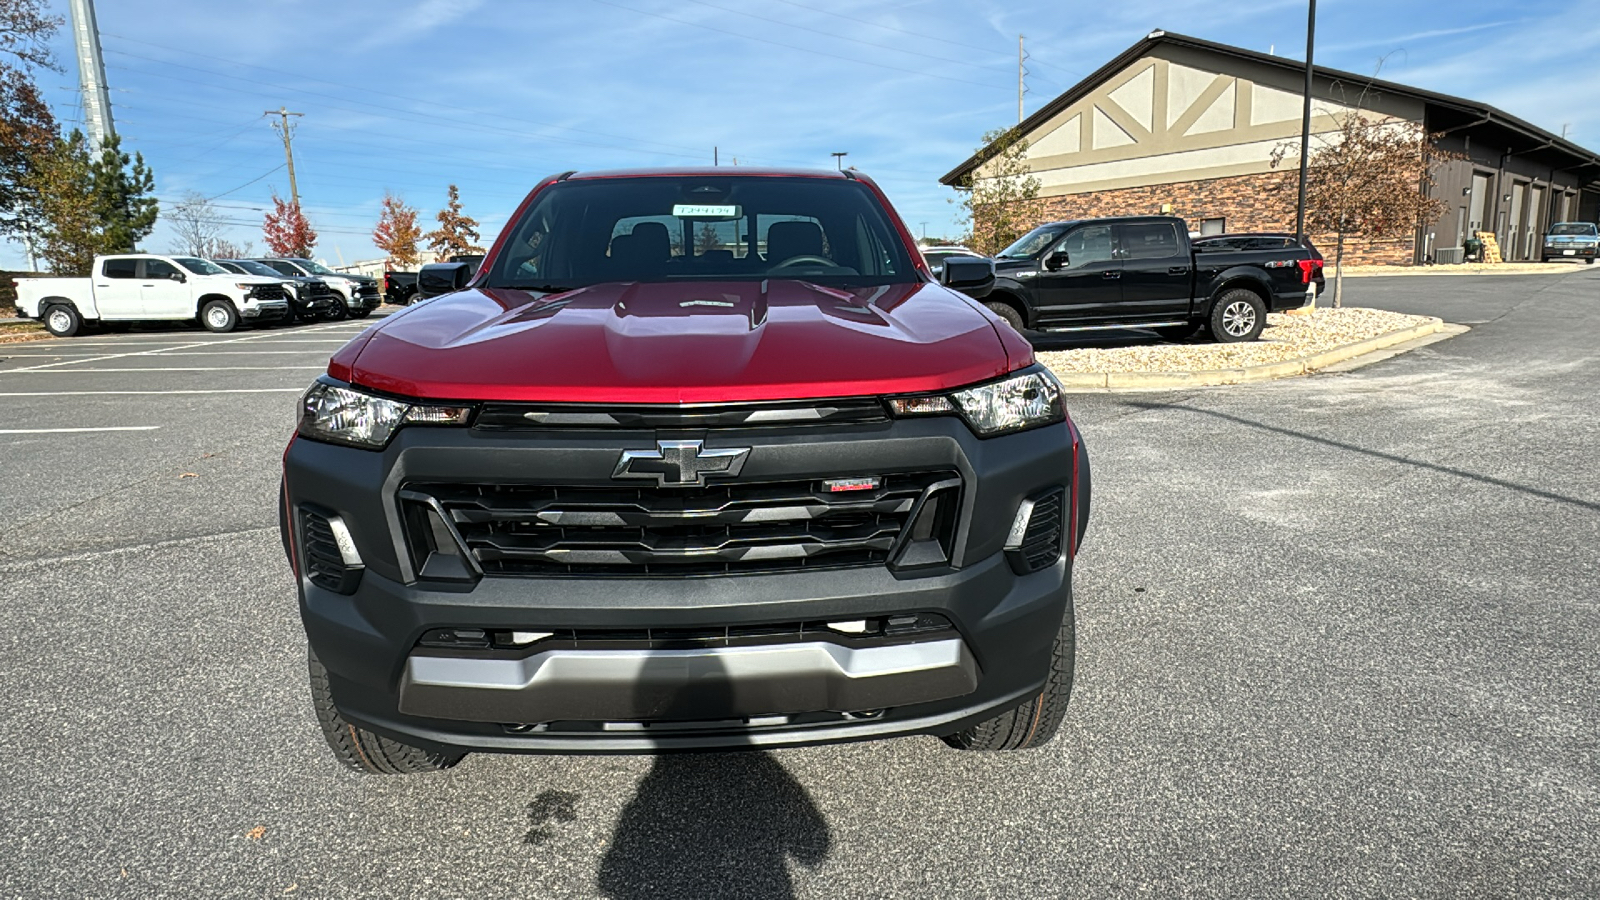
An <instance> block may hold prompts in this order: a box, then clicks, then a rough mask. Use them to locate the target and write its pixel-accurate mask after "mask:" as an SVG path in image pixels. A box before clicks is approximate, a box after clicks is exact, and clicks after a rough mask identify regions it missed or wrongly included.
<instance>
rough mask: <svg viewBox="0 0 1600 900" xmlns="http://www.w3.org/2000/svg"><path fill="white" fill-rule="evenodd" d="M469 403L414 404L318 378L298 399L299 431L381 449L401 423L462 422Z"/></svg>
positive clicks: (303, 433)
mask: <svg viewBox="0 0 1600 900" xmlns="http://www.w3.org/2000/svg"><path fill="white" fill-rule="evenodd" d="M471 415H472V407H470V406H413V405H411V404H409V403H402V402H400V401H398V400H390V399H388V398H386V397H376V396H373V395H372V394H365V393H362V392H361V391H356V390H351V389H350V388H346V387H340V386H339V385H336V384H328V383H327V382H322V381H319V382H317V383H316V384H314V385H312V386H311V389H310V390H308V391H306V393H305V396H304V397H302V398H301V399H300V426H299V431H300V434H302V435H304V436H305V437H308V438H311V439H313V440H318V441H328V442H329V443H334V444H348V445H350V446H352V447H363V448H366V449H368V450H382V449H383V448H384V447H385V446H386V445H388V443H389V439H390V438H392V437H394V433H395V431H397V430H398V429H399V428H400V427H401V426H402V425H465V424H467V419H468V418H469V417H471Z"/></svg>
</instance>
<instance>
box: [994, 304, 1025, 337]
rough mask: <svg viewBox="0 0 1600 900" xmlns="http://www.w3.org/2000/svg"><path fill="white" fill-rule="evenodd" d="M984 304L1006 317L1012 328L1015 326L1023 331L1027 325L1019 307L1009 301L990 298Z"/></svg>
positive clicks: (995, 312) (996, 313)
mask: <svg viewBox="0 0 1600 900" xmlns="http://www.w3.org/2000/svg"><path fill="white" fill-rule="evenodd" d="M984 306H987V307H989V311H990V312H992V313H994V314H995V315H997V316H999V317H1000V318H1002V319H1005V320H1006V324H1007V325H1010V326H1011V327H1012V328H1015V329H1016V330H1018V331H1021V330H1022V329H1024V328H1026V327H1027V325H1026V323H1024V322H1023V321H1022V313H1020V312H1018V311H1017V308H1016V307H1015V306H1012V305H1011V304H1009V303H1006V302H1004V301H1001V300H990V301H989V302H988V303H985V304H984Z"/></svg>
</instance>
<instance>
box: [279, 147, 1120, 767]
mask: <svg viewBox="0 0 1600 900" xmlns="http://www.w3.org/2000/svg"><path fill="white" fill-rule="evenodd" d="M423 276H424V278H433V279H435V280H436V281H437V283H439V284H441V285H443V286H444V288H445V289H447V290H450V291H453V293H448V294H447V295H444V296H440V297H437V298H435V299H433V300H431V301H430V302H428V303H424V304H419V305H416V306H412V307H408V308H407V309H405V310H402V311H401V312H399V313H396V314H395V315H392V316H389V317H388V318H386V319H384V320H383V321H381V322H379V323H378V324H377V325H375V326H373V327H372V328H369V329H368V330H367V331H365V332H363V333H362V334H361V335H360V336H358V337H357V338H356V339H355V340H353V341H351V342H350V343H349V344H348V345H346V346H345V347H344V348H343V349H342V350H340V351H339V352H338V353H337V354H335V355H334V357H333V359H332V360H331V362H330V364H329V367H328V372H327V374H326V375H325V376H323V377H321V378H319V379H318V380H317V382H316V383H315V384H314V385H313V386H312V387H311V388H310V390H308V391H307V392H306V394H305V397H304V399H303V401H302V403H301V406H300V418H299V424H298V432H297V435H296V438H295V439H294V440H293V441H292V442H291V443H290V446H289V448H288V450H287V451H286V452H285V455H284V479H283V491H282V497H281V505H280V512H281V522H282V528H283V538H284V546H285V550H286V551H287V554H288V558H289V562H290V564H291V565H292V567H293V570H294V573H295V580H296V584H297V585H298V588H299V593H300V610H301V615H302V619H303V621H304V624H305V630H306V635H307V638H308V640H309V644H310V661H309V665H310V681H311V688H312V698H313V700H314V703H315V706H316V712H317V716H318V719H319V721H320V722H321V725H322V730H323V732H324V735H325V736H326V738H327V741H328V744H329V746H330V747H331V748H332V749H333V752H334V754H335V755H336V756H337V757H338V758H339V759H340V760H342V761H343V762H344V763H346V764H347V765H349V766H351V767H353V768H355V769H357V770H360V771H364V772H376V773H403V772H417V771H425V770H429V769H438V768H442V767H446V766H450V765H453V764H455V763H456V762H457V761H459V760H460V759H461V758H462V757H463V756H464V755H465V754H466V753H468V752H470V751H495V752H649V751H655V750H660V749H709V748H722V747H733V746H756V747H775V746H788V745H798V744H815V743H827V742H837V741H850V740H862V739H867V738H881V737H888V736H895V735H907V734H924V735H935V736H938V737H941V738H943V739H944V740H945V741H946V742H947V743H949V744H950V745H951V746H954V747H957V748H962V749H986V750H1006V749H1017V748H1023V747H1034V746H1038V745H1040V744H1043V743H1044V742H1045V741H1047V740H1049V739H1050V737H1051V735H1052V734H1053V733H1054V732H1055V730H1056V728H1057V726H1058V725H1059V723H1060V722H1061V719H1062V716H1063V713H1064V711H1065V707H1066V704H1067V699H1068V696H1069V693H1070V691H1071V685H1072V672H1073V647H1074V627H1073V611H1072V562H1073V558H1074V556H1075V554H1076V551H1077V548H1078V546H1079V543H1080V542H1081V541H1082V539H1083V534H1084V529H1085V527H1086V526H1087V523H1088V515H1089V465H1088V458H1087V456H1086V455H1085V451H1084V446H1083V441H1082V439H1081V437H1080V436H1079V434H1078V431H1077V429H1076V428H1075V427H1074V425H1073V423H1072V422H1071V420H1070V419H1069V418H1068V416H1067V413H1066V410H1065V409H1064V407H1063V402H1062V395H1061V392H1060V389H1059V386H1058V384H1057V382H1056V381H1055V379H1054V378H1053V377H1052V376H1051V374H1050V373H1049V372H1048V371H1047V370H1045V369H1044V368H1043V367H1041V366H1039V365H1038V364H1036V363H1035V361H1034V358H1033V353H1032V350H1031V349H1030V347H1029V345H1028V343H1027V341H1025V340H1023V339H1022V337H1021V336H1020V335H1018V334H1017V332H1016V331H1014V330H1013V329H1012V328H1011V327H1010V326H1008V325H1006V324H1005V323H1004V322H1003V321H1001V320H1000V319H998V318H996V317H995V316H994V315H992V314H991V313H990V312H989V311H988V310H986V309H985V308H984V307H983V306H982V305H981V304H979V303H978V302H977V301H974V300H972V299H970V298H969V297H967V296H964V295H963V294H961V293H958V292H957V291H956V290H953V289H952V287H960V288H964V289H968V290H975V291H976V290H981V288H982V287H983V286H984V284H985V283H986V282H989V281H992V280H993V277H994V275H993V264H992V263H991V262H990V261H988V260H979V259H966V260H962V259H953V260H950V261H948V262H947V263H946V271H945V281H946V282H947V284H948V285H950V286H946V285H941V284H937V283H935V282H934V281H933V280H932V279H931V277H930V275H929V272H928V269H927V266H926V264H925V263H924V262H923V260H922V257H921V256H920V255H919V254H918V253H917V251H916V245H915V244H914V242H913V240H912V238H911V235H910V233H909V232H908V231H907V229H906V227H905V225H904V223H903V222H902V221H901V220H900V218H899V217H898V216H897V215H896V214H895V213H894V211H893V210H892V209H891V208H890V207H889V204H888V202H887V200H886V199H885V198H884V195H883V193H882V191H880V190H879V189H878V188H877V186H876V185H874V184H873V182H872V181H871V180H870V179H868V178H867V177H866V176H864V175H861V174H858V173H855V172H844V173H840V172H812V171H787V170H753V169H745V168H740V169H738V170H737V171H736V172H734V171H730V170H728V169H687V170H671V171H657V170H641V171H618V172H594V173H584V174H575V173H567V174H564V175H560V176H557V177H552V178H549V179H546V180H545V181H543V182H541V183H540V184H539V185H538V186H537V187H535V188H534V190H533V191H532V193H530V194H529V195H528V197H527V199H526V200H525V201H524V202H523V204H522V205H521V207H520V208H519V209H518V211H517V212H516V213H515V215H513V216H512V218H511V220H510V224H509V225H508V226H507V227H506V229H505V231H504V233H503V234H502V235H501V236H500V238H499V240H498V241H496V243H495V245H494V246H493V247H492V248H491V249H490V251H489V253H488V255H487V257H486V258H485V259H484V261H483V263H482V265H481V267H478V268H476V269H475V270H473V271H469V267H468V266H464V265H454V264H440V265H439V266H437V267H430V270H429V271H425V272H424V273H423Z"/></svg>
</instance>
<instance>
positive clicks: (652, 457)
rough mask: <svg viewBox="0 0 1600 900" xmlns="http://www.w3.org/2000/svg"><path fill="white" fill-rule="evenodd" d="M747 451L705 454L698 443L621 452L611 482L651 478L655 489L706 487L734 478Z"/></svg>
mask: <svg viewBox="0 0 1600 900" xmlns="http://www.w3.org/2000/svg"><path fill="white" fill-rule="evenodd" d="M749 455H750V448H749V447H736V448H727V449H723V450H707V449H705V446H704V445H703V444H702V443H701V442H700V441H656V449H654V450H624V451H622V458H621V459H619V460H617V470H616V471H615V472H613V473H611V477H612V478H653V479H655V482H656V484H657V485H660V486H667V485H678V486H686V485H699V486H701V487H704V486H705V483H706V478H708V477H720V478H733V477H734V476H736V475H738V474H739V470H740V469H743V468H744V461H745V458H746V457H748V456H749Z"/></svg>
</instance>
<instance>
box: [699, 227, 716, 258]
mask: <svg viewBox="0 0 1600 900" xmlns="http://www.w3.org/2000/svg"><path fill="white" fill-rule="evenodd" d="M721 246H722V235H721V234H718V233H717V226H716V225H715V224H714V223H711V222H701V223H700V230H698V231H696V232H695V233H694V252H695V255H696V256H704V255H705V253H706V251H707V250H715V249H717V248H718V247H721Z"/></svg>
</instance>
